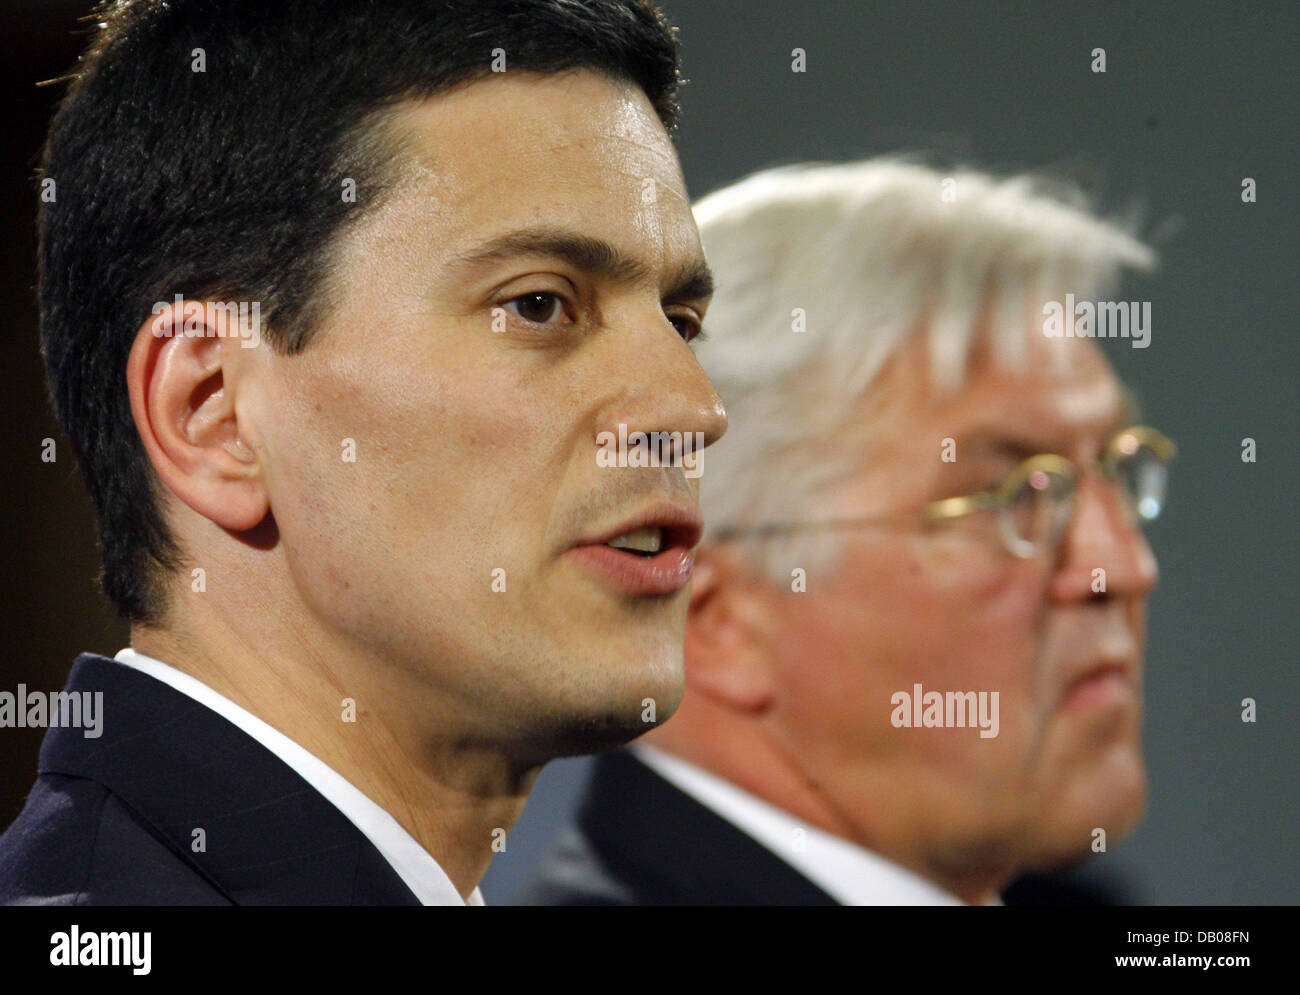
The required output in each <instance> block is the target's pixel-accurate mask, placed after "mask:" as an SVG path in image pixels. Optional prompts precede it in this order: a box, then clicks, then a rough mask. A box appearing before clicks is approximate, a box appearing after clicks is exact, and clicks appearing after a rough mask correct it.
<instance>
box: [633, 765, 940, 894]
mask: <svg viewBox="0 0 1300 995" xmlns="http://www.w3.org/2000/svg"><path fill="white" fill-rule="evenodd" d="M631 749H632V751H633V752H634V753H635V754H636V756H637V759H639V760H641V761H642V762H643V763H644V764H645V765H646V766H647V767H649V768H651V769H652V770H653V771H654V772H655V773H657V774H659V775H660V776H661V777H663V778H664V779H665V780H667V781H669V782H670V783H671V784H673V785H675V786H676V787H678V788H680V789H681V790H682V791H685V792H686V793H687V794H688V795H690V796H691V797H692V798H694V799H695V800H696V801H698V802H700V803H702V804H704V805H706V806H708V807H709V808H710V809H712V810H713V811H714V812H716V813H717V814H718V815H720V816H722V817H723V818H724V819H726V820H727V821H728V822H730V823H731V824H732V825H734V826H735V827H736V828H737V829H739V830H741V831H742V832H744V833H746V834H747V835H749V836H751V837H753V838H754V839H755V840H757V841H758V842H759V843H761V844H763V846H765V847H767V849H769V850H771V851H772V852H773V853H774V854H776V855H777V856H778V857H780V858H781V859H782V860H784V861H785V862H786V863H787V864H789V865H790V866H791V867H793V868H794V869H795V870H797V871H799V872H800V873H801V874H803V876H804V877H806V878H807V879H808V880H809V881H811V882H813V884H815V885H817V887H819V888H821V889H822V891H824V892H826V893H827V894H828V895H830V896H831V897H832V898H834V899H835V900H836V901H837V902H839V903H840V904H841V905H964V904H965V903H964V902H962V901H961V900H960V899H959V898H957V897H956V896H955V895H951V894H949V893H948V892H946V891H944V890H943V889H942V888H940V887H938V886H937V885H935V884H932V883H930V882H929V881H927V880H926V879H925V878H923V877H921V876H920V875H918V874H915V873H914V872H912V871H910V870H908V869H906V868H904V867H900V866H899V865H898V864H895V863H894V862H893V861H890V860H886V859H885V858H884V857H882V856H880V855H879V854H877V853H873V852H872V851H870V850H867V849H865V848H863V847H860V846H858V845H857V844H855V843H850V842H849V841H848V840H846V839H842V838H840V837H839V836H833V835H832V834H830V833H828V832H826V831H825V830H822V829H819V828H817V827H816V826H810V825H808V824H807V823H806V822H804V821H802V820H801V819H798V818H796V817H795V816H793V815H791V814H790V813H789V812H786V811H784V810H783V809H780V808H777V807H776V806H775V805H772V804H770V803H768V802H765V801H763V800H762V799H761V798H758V797H756V796H754V795H752V794H750V793H749V792H748V791H745V790H744V789H743V788H739V787H737V786H736V785H734V784H732V783H731V782H730V781H727V780H725V779H723V778H721V777H719V776H717V775H716V774H712V773H710V772H709V771H706V770H704V769H702V768H700V767H697V766H696V765H695V764H692V763H688V762H687V761H685V760H682V759H681V758H680V757H676V756H673V755H671V754H669V753H665V752H664V751H663V750H659V749H656V748H654V747H652V746H647V745H646V744H644V743H637V744H635V745H634V746H632V747H631Z"/></svg>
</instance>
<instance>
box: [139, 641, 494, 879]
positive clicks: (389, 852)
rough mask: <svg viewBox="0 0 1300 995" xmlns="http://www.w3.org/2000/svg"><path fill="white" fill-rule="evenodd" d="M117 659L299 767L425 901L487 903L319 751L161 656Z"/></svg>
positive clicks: (307, 779)
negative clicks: (465, 890)
mask: <svg viewBox="0 0 1300 995" xmlns="http://www.w3.org/2000/svg"><path fill="white" fill-rule="evenodd" d="M114 659H115V660H116V661H117V662H118V663H120V664H123V665H125V666H127V667H131V668H132V669H133V670H139V671H141V672H142V673H145V674H148V675H149V676H150V677H154V678H157V679H158V680H160V681H162V682H163V683H164V684H168V685H170V686H171V687H173V688H175V689H176V690H177V691H179V692H181V694H184V695H188V696H189V697H191V698H193V699H194V700H195V701H197V702H199V703H200V704H203V705H206V706H207V707H208V708H210V709H212V710H213V711H214V712H217V713H218V714H219V715H222V716H224V717H225V718H226V719H227V720H229V721H230V722H231V723H233V724H234V725H236V726H238V727H239V728H240V729H242V730H244V732H246V733H248V735H250V736H252V737H253V738H254V739H255V740H257V741H258V742H259V743H261V744H262V745H263V746H265V747H266V748H267V749H268V750H270V751H271V752H272V753H274V754H275V755H276V756H277V757H279V758H280V759H281V760H283V761H284V762H285V763H286V764H288V765H289V766H290V767H292V768H293V769H294V771H296V772H297V774H298V776H299V777H301V778H302V779H303V780H304V781H306V782H307V783H308V784H310V785H311V786H312V787H313V788H315V789H316V790H317V791H318V792H320V793H321V794H322V795H324V796H325V798H326V799H328V800H329V801H330V802H331V803H332V804H333V805H334V806H335V807H336V808H337V809H338V810H339V811H340V812H342V813H343V814H344V815H345V816H346V817H347V818H348V820H349V821H350V822H351V823H352V824H353V825H354V826H356V827H357V829H358V830H359V831H360V832H361V834H362V835H363V836H365V837H366V839H368V840H370V842H371V843H373V844H374V845H375V849H376V850H378V851H379V852H380V853H381V854H382V855H383V857H384V859H385V860H387V861H388V862H389V864H391V865H392V867H393V870H394V871H396V872H397V875H398V877H400V878H401V879H402V881H404V882H405V883H406V886H407V887H408V888H410V889H411V891H412V892H414V893H415V897H416V898H418V899H419V900H420V903H421V904H422V905H483V904H484V901H483V895H482V894H481V893H480V892H479V890H478V889H477V888H475V889H474V891H473V892H472V893H471V894H470V896H469V901H468V902H466V901H465V900H464V899H462V898H461V897H460V893H459V892H458V891H456V887H455V885H453V884H452V883H451V878H449V877H447V873H446V872H445V871H444V870H443V869H442V867H441V866H440V865H439V864H438V862H437V861H436V860H434V859H433V857H432V856H431V855H430V854H429V851H427V850H426V849H424V847H422V846H420V844H419V843H418V842H416V840H415V838H414V837H413V836H412V835H411V834H410V833H408V832H407V831H406V830H405V829H403V828H402V826H401V824H400V823H399V822H398V821H397V820H396V819H394V818H393V817H392V816H391V815H389V814H388V813H387V812H386V811H384V810H383V809H382V808H380V807H379V806H378V805H376V804H375V803H374V802H373V801H371V800H370V798H368V797H366V795H364V794H363V793H362V792H361V790H360V789H358V788H357V787H356V786H355V785H354V784H352V782H351V781H349V780H347V779H346V778H345V777H343V775H342V774H340V773H338V771H336V770H334V769H333V768H332V767H329V766H328V765H326V764H325V763H324V762H323V761H322V760H320V759H319V758H318V757H316V756H315V755H313V754H311V753H308V752H307V751H306V750H305V749H303V748H302V747H301V746H299V745H298V744H297V743H295V742H294V741H293V740H291V739H290V738H289V737H288V736H286V735H284V733H282V732H280V731H279V730H277V729H274V728H272V727H271V726H269V725H267V724H266V723H265V722H263V721H262V720H261V719H259V718H258V717H257V716H256V715H254V714H252V713H251V712H249V711H247V710H246V709H244V708H241V707H240V706H239V705H236V704H235V703H234V702H233V701H231V700H230V699H229V698H227V697H226V696H225V695H223V694H221V693H220V692H218V691H215V690H213V689H212V688H210V687H208V685H206V684H204V683H203V682H202V681H200V680H199V679H198V678H196V677H193V676H191V675H190V674H187V673H184V672H183V671H180V670H177V669H176V668H175V667H171V666H168V665H167V664H165V663H163V662H162V661H161V660H155V659H154V658H153V657H150V656H145V655H144V654H143V653H137V652H136V651H135V650H133V649H130V648H127V649H124V650H122V651H121V652H120V653H118V654H117V656H116V657H114Z"/></svg>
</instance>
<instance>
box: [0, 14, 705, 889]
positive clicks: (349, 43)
mask: <svg viewBox="0 0 1300 995" xmlns="http://www.w3.org/2000/svg"><path fill="white" fill-rule="evenodd" d="M104 19H105V21H106V26H105V27H104V29H103V32H102V35H101V37H100V38H99V40H98V41H96V42H95V44H94V45H93V46H92V49H91V52H90V54H89V56H88V57H87V59H85V60H84V61H83V62H82V63H81V64H80V66H79V68H78V71H77V74H76V75H77V78H76V79H75V80H74V82H73V84H72V87H71V92H70V94H69V96H68V98H67V100H66V101H65V103H64V104H63V106H62V107H61V109H60V111H59V114H58V116H57V117H56V119H55V121H54V124H53V126H52V129H51V133H50V137H49V141H48V144H47V148H46V153H45V160H44V164H43V166H44V172H45V174H46V175H49V176H52V177H57V180H58V184H59V187H58V189H59V196H58V200H57V203H55V204H50V205H48V206H47V207H46V208H45V210H44V213H43V215H42V218H41V267H42V275H41V300H42V319H43V326H44V327H43V341H44V350H45V356H46V359H47V366H48V370H49V376H50V381H51V386H52V392H53V396H54V398H55V402H56V406H57V409H58V413H59V416H60V418H61V420H62V422H63V424H64V426H65V428H66V430H67V433H68V435H69V437H70V439H71V440H72V442H73V444H74V446H75V447H76V449H77V451H78V456H79V459H80V462H81V464H82V467H83V470H84V473H85V476H86V479H87V482H88V485H89V488H90V491H91V494H92V497H93V499H94V502H95V507H96V512H97V516H98V519H99V526H100V531H101V535H102V540H103V548H104V560H105V575H104V580H105V588H106V590H107V592H108V594H109V595H110V596H111V597H112V598H113V600H114V601H115V602H116V603H117V605H118V606H119V608H120V610H121V611H122V613H123V614H124V615H126V616H127V617H128V618H130V619H131V620H132V623H133V625H132V647H131V649H129V650H124V651H123V652H122V653H120V654H118V657H117V659H116V660H110V659H106V658H103V657H97V656H91V655H84V656H82V657H80V658H79V659H78V661H77V663H76V664H75V666H74V668H73V672H72V675H71V677H70V679H69V686H68V690H69V691H70V692H82V693H86V692H89V693H102V694H103V695H104V699H103V701H104V705H103V714H102V718H101V725H102V729H101V730H100V732H101V735H100V736H99V737H98V738H94V739H91V738H86V737H84V736H83V735H81V732H80V730H77V729H74V728H67V727H62V728H52V729H51V731H50V732H49V734H48V735H47V737H46V741H45V744H44V746H43V749H42V753H41V764H40V776H39V778H38V780H37V783H36V786H35V788H34V789H33V791H32V793H31V795H30V797H29V799H28V803H27V806H26V808H25V809H24V811H23V813H22V814H21V815H20V816H19V818H18V820H17V821H16V822H15V823H14V825H13V826H12V827H10V829H9V830H8V832H7V833H6V834H5V836H4V837H3V839H0V901H4V902H8V903H28V902H41V903H70V904H83V903H84V904H100V903H112V904H123V903H131V904H150V903H166V904H171V903H210V904H268V903H276V904H278V903H307V904H323V903H340V904H349V903H383V904H415V903H417V902H422V903H424V904H435V903H448V904H459V903H462V902H466V901H468V902H470V903H471V904H472V903H475V902H477V901H479V898H478V893H477V888H476V886H477V883H478V881H479V879H480V877H481V876H482V874H483V872H484V870H485V868H486V866H487V864H488V862H489V860H490V858H491V856H492V854H493V852H494V850H496V849H499V848H500V840H501V839H502V838H503V836H504V834H505V832H506V830H507V829H508V828H509V827H510V825H511V824H512V823H513V821H514V820H515V818H516V817H517V815H518V813H519V811H520V810H521V808H522V806H523V804H524V800H525V798H526V796H527V794H528V790H529V787H530V785H531V783H532V781H533V779H534V777H535V775H536V773H537V771H538V770H539V769H540V767H541V766H542V765H543V764H544V763H545V762H546V761H548V760H550V759H551V758H553V757H556V756H560V755H563V754H568V753H574V752H582V751H587V750H591V749H593V748H599V747H602V746H607V745H610V744H614V743H619V742H622V741H625V740H627V739H630V738H632V737H634V736H636V735H638V734H639V733H640V732H641V731H643V730H644V729H645V728H647V727H648V725H649V723H648V722H647V721H646V717H647V715H649V716H652V717H653V718H654V719H655V720H662V719H663V718H665V717H667V716H668V715H670V714H671V713H672V711H673V709H674V708H675V707H676V703H677V701H678V700H679V697H680V694H681V690H682V687H681V685H682V637H683V626H684V619H685V610H686V598H687V592H686V587H687V584H688V581H689V578H690V572H691V566H692V556H693V554H692V547H693V546H694V545H695V542H696V540H697V538H698V535H699V528H700V524H699V521H698V518H697V512H696V488H695V485H694V483H693V478H692V476H691V475H690V474H689V473H688V472H686V471H684V469H683V465H684V459H683V458H682V457H684V456H685V455H686V454H685V453H683V452H677V453H670V454H666V455H667V456H668V457H669V458H666V459H664V460H662V461H659V462H658V463H657V464H656V465H655V466H652V467H640V468H637V469H633V468H631V466H635V465H636V464H631V466H629V465H627V464H624V465H621V466H615V467H608V466H606V465H604V464H602V462H601V461H600V460H599V459H598V454H599V452H600V450H599V447H598V443H597V438H598V436H600V435H601V433H606V432H614V433H618V431H619V429H620V426H622V427H623V430H624V432H626V431H627V429H629V428H630V429H631V430H633V431H637V432H670V433H678V435H677V436H676V437H677V438H681V439H693V440H699V441H700V442H702V443H704V444H707V443H709V442H712V441H713V440H714V439H715V438H717V437H718V436H719V435H720V434H721V433H722V431H723V430H724V428H725V415H724V414H723V412H722V409H721V405H720V403H719V401H718V398H717V396H716V395H715V393H714V391H713V389H712V387H711V385H710V383H709V381H708V380H707V378H706V377H705V376H704V375H703V373H702V372H701V370H700V368H699V366H698V365H697V363H696V361H695V358H694V355H693V353H692V351H691V349H690V348H689V346H688V345H687V342H688V341H689V340H690V339H691V338H693V337H694V335H695V334H696V333H697V332H698V330H699V324H700V321H701V319H702V315H703V312H704V310H705V307H706V305H707V301H708V299H709V296H710V292H711V291H710V281H709V274H708V270H707V268H706V267H705V265H704V262H703V257H702V254H701V249H700V245H699V239H698V235H697V231H696V228H695V224H694V221H693V219H692V216H691V213H690V209H689V207H688V204H687V200H686V192H685V188H684V184H683V181H682V177H681V173H680V168H679V164H678V160H677V156H676V154H675V150H674V147H673V144H672V141H671V139H670V137H669V131H668V129H669V128H671V127H672V125H673V120H674V113H675V99H676V98H675V90H676V84H677V69H676V49H675V43H674V40H673V36H672V32H671V29H669V28H668V27H667V26H666V24H665V22H664V21H663V19H662V17H661V16H660V15H659V14H658V13H657V11H655V10H654V9H653V8H652V7H651V6H650V5H649V4H648V3H644V2H641V0H584V2H574V0H510V2H507V0H486V2H484V0H475V2H473V3H467V2H454V0H445V2H428V0H425V2H405V0H390V2H386V3H383V4H373V3H370V2H362V0H356V2H346V0H335V2H331V3H297V4H265V3H264V2H261V0H258V2H244V0H229V2H224V3H197V2H187V0H173V2H171V3H167V4H163V3H154V2H137V3H123V4H117V5H114V6H113V7H111V8H110V9H109V12H108V13H107V14H106V15H105V16H104ZM178 136H179V137H180V138H181V139H182V140H181V141H180V142H178V141H177V140H176V139H177V137H178ZM178 295H179V297H178ZM253 304H256V305H257V307H256V309H254V308H253V307H252V305H253ZM218 305H220V306H218ZM238 305H248V306H247V307H244V309H243V311H242V312H241V311H240V309H239V307H238ZM254 321H257V322H260V324H259V325H258V326H257V327H256V328H253V327H252V324H253V322H254ZM647 700H652V701H653V705H651V706H647V704H646V702H647Z"/></svg>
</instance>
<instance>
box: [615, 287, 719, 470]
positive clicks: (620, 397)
mask: <svg viewBox="0 0 1300 995" xmlns="http://www.w3.org/2000/svg"><path fill="white" fill-rule="evenodd" d="M631 320H632V321H633V322H634V323H635V326H636V327H635V330H634V332H633V334H627V335H621V336H619V337H618V341H619V345H618V347H617V349H616V352H615V354H614V355H613V356H611V357H610V360H609V362H610V373H611V376H613V377H616V378H617V379H618V381H619V382H620V389H619V390H617V391H616V392H614V393H613V394H612V395H611V401H610V403H609V404H608V405H607V406H606V407H605V410H604V412H603V414H602V417H601V422H602V424H601V425H599V426H598V429H599V430H611V431H617V425H618V424H620V423H622V424H625V425H627V427H628V431H629V432H637V431H639V432H680V433H682V434H683V436H684V437H685V436H686V435H687V433H689V437H690V439H691V440H692V441H691V442H690V443H689V445H691V446H693V447H694V446H696V444H697V440H698V441H699V442H702V444H703V445H705V446H710V445H712V444H713V443H715V442H717V441H718V439H720V438H722V436H723V433H725V432H726V430H727V412H726V409H725V408H724V407H723V404H722V399H721V398H720V397H719V396H718V392H717V391H716V390H715V389H714V387H713V383H712V381H710V380H709V378H708V376H707V375H706V374H705V372H704V370H703V369H702V368H701V367H700V364H699V362H698V361H697V360H696V358H695V353H694V352H692V351H691V348H690V346H688V345H687V344H686V342H685V340H683V339H682V337H681V336H680V335H679V334H678V332H677V330H676V329H675V328H674V327H673V326H672V324H671V323H670V322H669V321H668V319H667V318H666V317H664V315H663V313H662V312H659V313H658V315H657V317H656V316H655V315H654V314H651V313H648V312H647V313H642V314H640V315H638V316H636V317H633V318H632V319H631Z"/></svg>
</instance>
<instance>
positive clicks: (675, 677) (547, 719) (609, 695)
mask: <svg viewBox="0 0 1300 995" xmlns="http://www.w3.org/2000/svg"><path fill="white" fill-rule="evenodd" d="M641 655H642V658H643V660H644V663H643V665H642V666H640V667H638V668H636V669H635V670H632V669H631V668H625V669H623V670H621V671H611V669H610V668H609V667H608V665H607V664H606V663H604V662H603V661H602V663H601V664H600V665H599V666H598V667H596V668H594V670H593V671H589V672H588V675H587V676H586V677H580V676H579V675H576V674H570V678H569V680H568V681H566V684H567V685H568V687H570V688H571V689H572V690H571V692H570V695H569V697H568V698H567V699H566V700H562V701H552V702H551V703H549V705H543V706H541V707H539V708H538V709H537V710H536V711H534V712H533V714H532V715H531V716H530V718H531V719H532V720H533V721H532V726H533V729H532V733H531V734H530V735H529V736H528V737H527V740H528V747H527V748H528V749H529V751H530V752H532V753H533V754H534V755H535V757H536V759H537V760H538V761H539V762H544V761H546V760H552V759H558V758H560V757H572V756H582V755H584V754H588V753H599V752H601V751H603V750H609V749H613V748H614V747H616V746H622V745H623V744H625V743H629V742H631V741H632V740H634V739H636V738H637V737H638V736H641V735H643V734H645V733H647V732H649V731H650V730H651V729H653V728H655V726H657V725H660V724H662V723H663V722H664V721H666V720H667V719H668V718H670V717H671V716H672V715H673V713H674V712H676V711H677V707H678V706H679V705H680V704H681V701H682V696H683V695H684V694H685V690H686V681H685V664H684V662H683V659H682V654H681V651H680V650H678V651H676V652H675V653H667V654H663V655H661V656H659V657H657V658H648V657H646V656H645V652H644V649H643V650H642V653H641ZM610 657H611V658H616V657H617V654H616V653H613V652H611V654H610Z"/></svg>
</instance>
